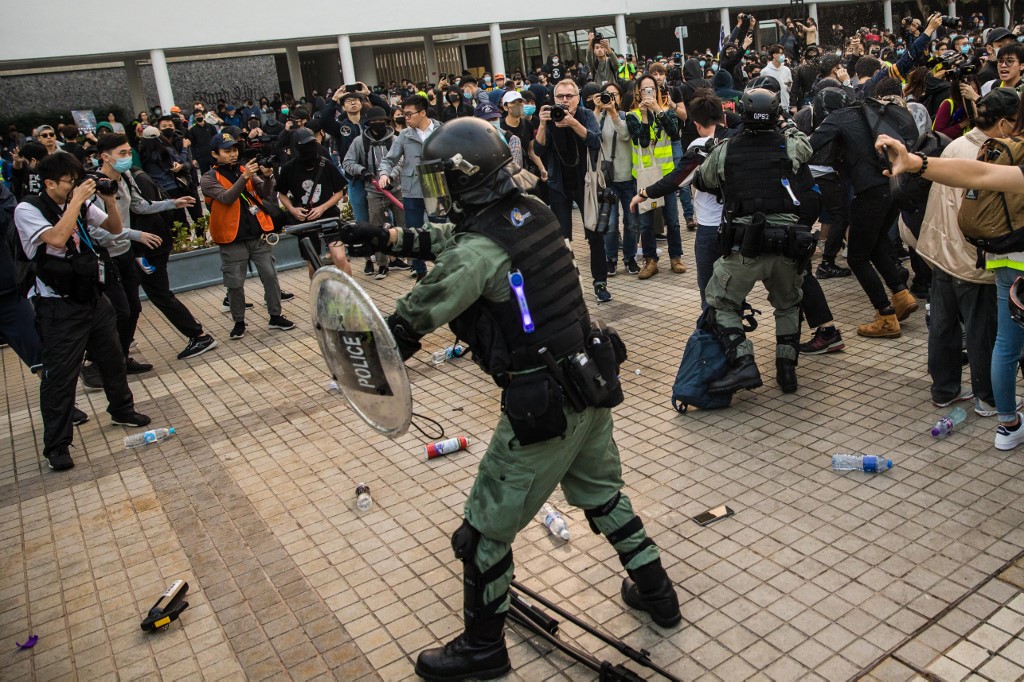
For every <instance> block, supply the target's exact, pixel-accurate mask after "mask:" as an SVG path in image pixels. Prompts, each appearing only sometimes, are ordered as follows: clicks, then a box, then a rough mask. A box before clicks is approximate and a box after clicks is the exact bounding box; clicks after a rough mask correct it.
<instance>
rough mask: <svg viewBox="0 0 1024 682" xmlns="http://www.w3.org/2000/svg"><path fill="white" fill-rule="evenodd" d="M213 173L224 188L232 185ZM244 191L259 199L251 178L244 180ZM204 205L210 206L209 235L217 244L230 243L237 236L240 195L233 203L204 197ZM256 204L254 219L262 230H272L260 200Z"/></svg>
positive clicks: (240, 207)
mask: <svg viewBox="0 0 1024 682" xmlns="http://www.w3.org/2000/svg"><path fill="white" fill-rule="evenodd" d="M214 173H216V175H217V182H219V183H220V184H221V186H222V187H224V189H231V188H232V187H234V184H233V183H232V182H231V181H230V180H228V179H227V178H225V177H224V176H223V175H221V174H220V173H217V171H214ZM245 191H246V192H248V193H249V196H250V197H254V198H256V200H257V201H259V198H258V197H257V196H256V188H255V187H254V186H253V184H252V178H249V179H248V180H246V181H245ZM206 205H207V206H208V207H209V208H210V236H211V237H213V241H214V242H216V243H217V244H230V243H231V242H233V241H235V237H237V236H238V223H239V221H240V220H241V218H242V199H241V197H239V198H238V199H237V200H236V201H235V202H234V203H233V204H222V203H221V202H219V201H214V200H213V199H212V198H211V197H206ZM257 205H258V206H259V210H258V211H256V220H258V221H259V223H260V228H261V229H262V230H263V231H264V232H273V231H274V221H273V220H271V219H270V216H269V215H268V214H267V212H266V211H264V210H263V203H262V202H260V203H258V204H257ZM246 210H248V208H247V209H246Z"/></svg>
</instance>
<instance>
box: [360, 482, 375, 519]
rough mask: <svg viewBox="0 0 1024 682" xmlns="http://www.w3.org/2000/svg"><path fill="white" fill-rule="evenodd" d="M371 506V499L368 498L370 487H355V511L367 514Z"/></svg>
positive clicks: (363, 485)
mask: <svg viewBox="0 0 1024 682" xmlns="http://www.w3.org/2000/svg"><path fill="white" fill-rule="evenodd" d="M372 506H373V498H371V497H370V486H368V485H366V484H365V483H360V484H359V485H357V486H356V509H358V510H359V511H361V512H367V511H370V507H372Z"/></svg>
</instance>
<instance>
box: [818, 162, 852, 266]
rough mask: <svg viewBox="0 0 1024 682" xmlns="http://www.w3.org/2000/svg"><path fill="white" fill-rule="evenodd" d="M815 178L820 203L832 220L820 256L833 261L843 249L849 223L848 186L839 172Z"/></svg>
mask: <svg viewBox="0 0 1024 682" xmlns="http://www.w3.org/2000/svg"><path fill="white" fill-rule="evenodd" d="M816 180H817V183H818V189H820V190H821V205H822V206H824V207H825V210H826V211H828V214H829V217H830V218H831V220H832V222H831V223H829V228H828V236H827V237H825V246H823V247H822V250H821V256H822V260H826V261H829V262H835V259H836V256H838V255H839V252H840V251H842V249H843V240H844V239H846V228H847V227H849V225H850V186H849V184H848V183H846V182H844V181H843V180H842V178H840V177H839V173H829V174H828V175H822V176H820V177H818V178H816Z"/></svg>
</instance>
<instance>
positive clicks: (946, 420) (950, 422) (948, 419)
mask: <svg viewBox="0 0 1024 682" xmlns="http://www.w3.org/2000/svg"><path fill="white" fill-rule="evenodd" d="M965 419H967V413H966V412H964V408H962V407H960V406H959V405H957V406H956V407H954V408H953V409H952V410H950V411H949V414H947V415H946V416H945V417H943V418H942V419H940V420H939V421H937V422H935V426H933V427H932V435H933V436H935V437H936V438H942V437H943V436H948V435H949V434H951V433H953V428H954V427H956V426H959V425H960V424H963V423H964V420H965Z"/></svg>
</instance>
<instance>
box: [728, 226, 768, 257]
mask: <svg viewBox="0 0 1024 682" xmlns="http://www.w3.org/2000/svg"><path fill="white" fill-rule="evenodd" d="M763 244H764V216H761V220H754V222H752V223H750V224H749V225H746V226H745V227H744V229H743V242H742V243H741V244H740V255H741V256H744V257H745V258H757V257H758V256H760V255H761V249H762V246H763ZM726 253H728V251H726Z"/></svg>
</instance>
